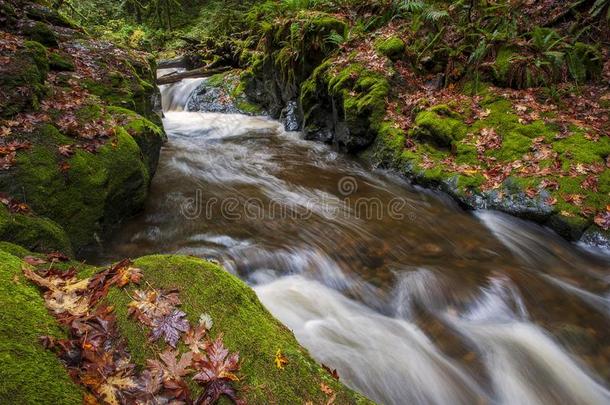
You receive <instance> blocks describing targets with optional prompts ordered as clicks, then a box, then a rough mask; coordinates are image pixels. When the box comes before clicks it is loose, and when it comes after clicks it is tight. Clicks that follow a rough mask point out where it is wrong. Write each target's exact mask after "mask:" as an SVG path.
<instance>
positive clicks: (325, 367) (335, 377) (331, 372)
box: [322, 364, 339, 380]
mask: <svg viewBox="0 0 610 405" xmlns="http://www.w3.org/2000/svg"><path fill="white" fill-rule="evenodd" d="M322 368H323V369H324V370H326V371H328V373H329V374H330V375H331V376H332V377H333V378H334V379H335V380H338V379H339V373H338V372H337V369H335V368H333V369H332V370H331V368H330V367H328V366H327V365H326V364H322Z"/></svg>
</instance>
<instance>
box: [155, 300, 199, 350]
mask: <svg viewBox="0 0 610 405" xmlns="http://www.w3.org/2000/svg"><path fill="white" fill-rule="evenodd" d="M185 316H186V314H185V313H184V312H182V311H180V310H179V309H174V310H173V311H172V312H171V313H170V314H169V315H166V316H162V317H159V318H155V319H153V325H152V326H153V329H152V331H151V333H150V340H151V341H153V342H155V341H157V340H159V339H160V338H161V337H163V339H164V340H165V341H166V342H167V343H168V344H169V345H170V346H171V347H173V348H176V344H177V343H178V340H180V334H181V333H182V332H186V331H188V330H189V328H190V326H189V323H188V321H187V320H186V319H184V317H185Z"/></svg>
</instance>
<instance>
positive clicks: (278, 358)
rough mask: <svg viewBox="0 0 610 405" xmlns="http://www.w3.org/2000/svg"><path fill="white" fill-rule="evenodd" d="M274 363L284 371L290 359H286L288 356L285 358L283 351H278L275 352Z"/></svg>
mask: <svg viewBox="0 0 610 405" xmlns="http://www.w3.org/2000/svg"><path fill="white" fill-rule="evenodd" d="M273 362H274V363H275V366H276V367H277V368H279V369H280V370H283V369H284V366H285V365H286V364H288V359H287V358H286V356H284V355H283V354H282V350H280V349H277V352H275V359H273Z"/></svg>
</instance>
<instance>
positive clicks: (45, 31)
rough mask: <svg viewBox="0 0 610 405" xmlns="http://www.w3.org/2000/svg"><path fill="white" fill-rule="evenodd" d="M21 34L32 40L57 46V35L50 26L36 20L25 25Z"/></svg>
mask: <svg viewBox="0 0 610 405" xmlns="http://www.w3.org/2000/svg"><path fill="white" fill-rule="evenodd" d="M23 34H24V35H25V36H26V37H28V38H29V39H31V40H32V41H36V42H40V43H41V44H44V45H46V46H51V47H54V48H55V47H57V36H56V35H55V33H54V32H53V30H52V29H51V27H50V26H48V25H47V24H45V23H43V22H40V21H37V22H35V23H34V24H31V25H26V26H25V27H24V28H23Z"/></svg>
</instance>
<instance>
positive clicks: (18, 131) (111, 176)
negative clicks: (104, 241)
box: [0, 1, 165, 252]
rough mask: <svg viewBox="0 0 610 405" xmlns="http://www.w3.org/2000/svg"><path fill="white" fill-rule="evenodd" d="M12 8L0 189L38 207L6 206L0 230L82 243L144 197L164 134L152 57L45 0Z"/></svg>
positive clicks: (54, 243) (3, 80)
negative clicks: (94, 31)
mask: <svg viewBox="0 0 610 405" xmlns="http://www.w3.org/2000/svg"><path fill="white" fill-rule="evenodd" d="M11 3H15V2H11ZM3 4H4V3H3ZM15 4H16V3H15ZM11 10H12V11H11V15H12V17H13V18H14V24H11V25H8V26H7V27H6V29H7V32H2V33H1V34H0V35H1V36H2V46H0V57H2V59H3V61H6V62H8V63H2V64H0V119H2V122H0V127H1V129H2V139H0V160H1V162H0V192H1V193H4V194H6V195H7V196H8V197H9V198H13V199H15V200H17V201H22V202H26V203H27V205H29V206H30V207H31V208H32V210H33V212H35V213H36V215H39V216H40V217H35V216H31V217H30V216H23V215H12V214H11V215H10V216H8V217H7V216H6V215H4V214H3V215H2V220H3V224H2V233H1V235H0V237H1V238H2V239H4V240H9V241H16V242H18V243H22V244H23V245H25V246H27V247H28V248H30V249H33V250H51V249H57V250H62V251H66V252H70V251H71V248H72V249H73V250H74V251H78V250H80V249H81V248H83V247H84V246H85V245H88V244H91V243H93V242H95V241H99V240H100V239H101V238H103V236H104V234H105V233H106V232H107V231H108V230H109V229H110V228H111V227H112V226H113V225H115V224H117V223H118V222H120V221H121V220H122V219H123V218H125V217H127V216H129V215H132V214H134V213H135V212H136V211H137V210H139V209H140V208H141V207H142V205H143V202H144V199H145V197H146V194H147V190H148V186H149V184H150V180H151V178H152V175H153V174H154V172H155V170H156V166H157V162H158V158H159V152H160V149H161V144H162V143H163V141H164V140H165V135H164V133H163V130H162V129H161V127H160V117H159V116H158V115H157V114H156V112H155V111H154V106H153V97H154V96H155V95H156V94H157V93H158V90H157V89H156V87H155V86H154V84H153V83H154V73H153V72H154V66H155V64H154V61H152V60H151V59H150V56H147V55H145V54H143V53H140V52H135V51H130V50H127V49H121V48H118V47H116V46H115V45H113V44H111V43H109V42H106V41H100V40H96V39H93V38H89V37H87V36H86V35H85V34H83V32H82V31H80V30H78V29H77V27H74V26H72V25H71V24H69V23H67V22H66V21H64V19H63V18H61V16H59V15H58V14H57V13H56V12H55V11H53V10H51V9H47V8H46V7H45V6H44V5H42V4H41V3H36V4H34V3H32V2H28V1H24V2H19V7H12V8H11ZM54 33H57V34H58V35H55V34H54ZM41 42H42V43H44V44H46V45H48V46H49V48H47V47H45V46H44V45H43V44H42V43H41ZM7 218H8V219H7ZM47 218H48V219H49V220H50V221H49V220H47ZM26 224H31V227H29V228H28V227H26V226H25V225H26ZM57 225H58V226H59V227H61V228H62V229H60V230H58V229H57ZM17 227H19V229H21V231H20V232H19V234H18V235H11V232H12V231H15V230H16V229H18V228H17ZM66 235H67V236H68V238H69V241H70V243H66V239H65V236H66ZM37 238H40V239H39V240H36V239H37ZM70 245H72V246H71V247H70Z"/></svg>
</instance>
